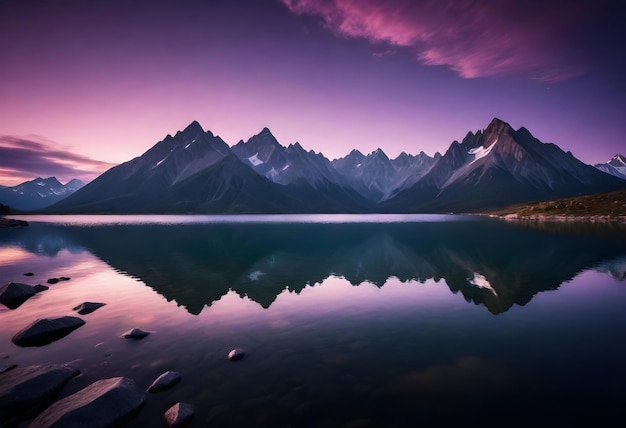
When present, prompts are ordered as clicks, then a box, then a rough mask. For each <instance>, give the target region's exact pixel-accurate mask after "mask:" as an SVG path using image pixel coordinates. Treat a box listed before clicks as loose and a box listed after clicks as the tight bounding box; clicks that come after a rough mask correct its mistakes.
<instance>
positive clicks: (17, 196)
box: [0, 177, 85, 211]
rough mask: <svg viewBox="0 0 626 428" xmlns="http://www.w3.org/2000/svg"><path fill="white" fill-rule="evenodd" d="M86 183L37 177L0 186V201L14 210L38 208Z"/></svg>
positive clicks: (53, 201) (57, 199)
mask: <svg viewBox="0 0 626 428" xmlns="http://www.w3.org/2000/svg"><path fill="white" fill-rule="evenodd" d="M84 185H85V184H84V183H83V182H82V181H80V180H77V179H73V180H70V181H68V182H67V183H66V184H61V183H60V182H59V180H57V179H56V177H48V178H41V177H37V178H35V179H34V180H31V181H26V182H24V183H22V184H18V185H17V186H12V187H3V186H0V202H1V203H3V204H4V205H8V206H9V207H11V208H12V209H14V210H20V211H32V210H38V209H41V208H45V207H47V206H50V205H52V204H54V203H55V202H58V201H60V200H62V199H64V198H66V197H68V196H69V195H71V194H72V193H74V192H75V191H77V190H78V189H80V188H81V187H83V186H84Z"/></svg>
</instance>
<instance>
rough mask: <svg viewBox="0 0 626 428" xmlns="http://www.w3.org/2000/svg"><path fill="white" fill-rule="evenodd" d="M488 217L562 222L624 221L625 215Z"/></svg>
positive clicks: (511, 215) (510, 215) (501, 215)
mask: <svg viewBox="0 0 626 428" xmlns="http://www.w3.org/2000/svg"><path fill="white" fill-rule="evenodd" d="M488 217H491V218H499V219H502V220H507V221H516V222H526V221H529V222H562V223H626V216H607V215H590V216H576V215H562V214H560V215H546V214H534V215H526V214H516V213H511V214H489V215H488Z"/></svg>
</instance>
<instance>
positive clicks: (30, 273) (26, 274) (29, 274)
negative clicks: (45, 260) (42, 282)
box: [24, 272, 35, 276]
mask: <svg viewBox="0 0 626 428" xmlns="http://www.w3.org/2000/svg"><path fill="white" fill-rule="evenodd" d="M34 275H35V274H34V273H32V272H26V273H25V274H24V276H34Z"/></svg>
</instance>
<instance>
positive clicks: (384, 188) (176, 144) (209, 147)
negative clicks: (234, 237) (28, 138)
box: [49, 118, 626, 213]
mask: <svg viewBox="0 0 626 428" xmlns="http://www.w3.org/2000/svg"><path fill="white" fill-rule="evenodd" d="M615 159H617V160H616V161H615V162H618V161H623V157H618V156H616V157H615V158H614V159H613V160H611V162H613V161H614V160H615ZM615 162H614V163H615ZM603 165H604V164H603ZM611 167H612V168H615V169H616V171H620V170H619V169H618V168H619V165H618V166H617V167H615V166H613V165H612V164H611ZM599 168H600V167H593V166H590V165H587V164H585V163H583V162H581V161H579V160H578V159H576V158H575V157H574V156H573V155H572V154H571V153H569V152H567V153H566V152H564V151H563V150H561V149H560V148H559V147H558V146H557V145H555V144H549V143H543V142H541V141H539V140H538V139H536V138H535V137H533V135H532V134H531V133H530V132H529V131H528V130H527V129H525V128H520V129H517V130H514V129H513V128H512V127H511V126H510V125H509V124H508V123H506V122H503V121H502V120H500V119H497V118H495V119H493V120H492V121H491V123H490V124H489V125H488V126H487V128H485V129H484V130H480V131H477V132H476V133H472V132H469V133H468V134H467V135H466V136H465V138H463V140H462V141H461V142H460V143H459V142H458V141H454V142H453V143H452V144H451V145H450V147H449V149H448V150H447V151H446V152H445V153H444V154H443V155H441V154H439V153H437V154H435V155H434V156H433V157H430V156H428V155H427V154H425V153H424V152H421V153H419V154H418V155H410V154H407V153H401V154H400V155H399V156H398V157H397V158H395V159H390V158H389V157H387V155H386V154H385V153H384V152H383V151H382V150H381V149H378V150H375V151H373V152H372V153H370V154H368V155H364V154H363V153H361V152H359V151H358V150H353V151H352V152H350V153H349V154H348V155H346V156H345V157H343V158H340V159H335V160H333V161H330V160H329V159H327V158H326V157H325V156H324V155H323V154H321V153H316V152H314V151H313V150H309V151H307V150H305V149H304V148H303V147H302V146H301V145H300V144H299V143H295V144H290V145H289V146H287V147H285V146H283V145H281V144H280V143H279V142H278V141H277V140H276V138H275V137H274V135H272V133H271V131H270V130H269V129H268V128H264V129H263V130H262V131H261V132H260V133H259V134H257V135H255V136H253V137H251V138H250V139H249V140H247V141H245V142H244V141H240V142H238V143H237V144H235V145H234V146H232V147H229V146H228V145H227V144H226V143H225V142H224V141H223V140H222V139H221V138H220V137H219V136H215V135H213V133H211V132H210V131H204V130H203V129H202V127H201V126H200V124H199V123H198V122H195V121H194V122H192V123H191V124H190V125H189V126H187V127H186V128H185V129H184V130H182V131H179V132H177V133H176V134H175V135H174V136H171V135H167V136H166V137H165V138H164V139H163V140H162V141H160V142H158V143H157V144H156V145H154V146H153V147H152V148H150V149H149V150H148V151H147V152H145V153H144V154H142V155H141V156H139V157H137V158H134V159H132V160H130V161H128V162H125V163H122V164H120V165H118V166H116V167H113V168H111V169H110V170H108V171H106V172H105V173H103V174H102V175H100V176H99V177H98V178H96V179H95V180H94V181H92V182H90V183H89V184H87V185H86V186H84V187H83V188H81V189H80V190H78V191H76V192H75V193H73V194H72V195H70V196H68V197H67V198H65V199H64V200H62V201H60V202H58V203H56V204H54V205H53V206H52V207H50V209H49V212H61V213H69V212H76V213H96V212H98V213H355V212H398V213H404V212H473V211H481V210H484V209H490V208H497V207H502V206H505V205H509V204H513V203H521V202H528V201H540V200H546V199H553V198H560V197H568V196H577V195H585V194H594V193H601V192H609V191H613V190H618V189H622V188H626V180H625V179H621V178H619V177H618V176H616V175H611V174H608V173H606V172H603V171H602V170H601V168H600V169H599Z"/></svg>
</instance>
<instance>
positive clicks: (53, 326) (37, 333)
mask: <svg viewBox="0 0 626 428" xmlns="http://www.w3.org/2000/svg"><path fill="white" fill-rule="evenodd" d="M83 324H85V321H83V320H82V319H80V318H77V317H59V318H42V319H40V320H37V321H35V322H34V323H32V324H31V325H29V326H28V327H26V328H24V329H23V330H21V331H19V332H18V333H17V334H16V335H15V336H13V339H11V341H12V342H13V343H15V344H16V345H17V346H43V345H47V344H48V343H52V342H54V341H55V340H59V339H61V338H63V337H65V336H67V335H68V334H70V333H71V332H72V331H74V330H76V329H77V328H78V327H80V326H82V325H83Z"/></svg>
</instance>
